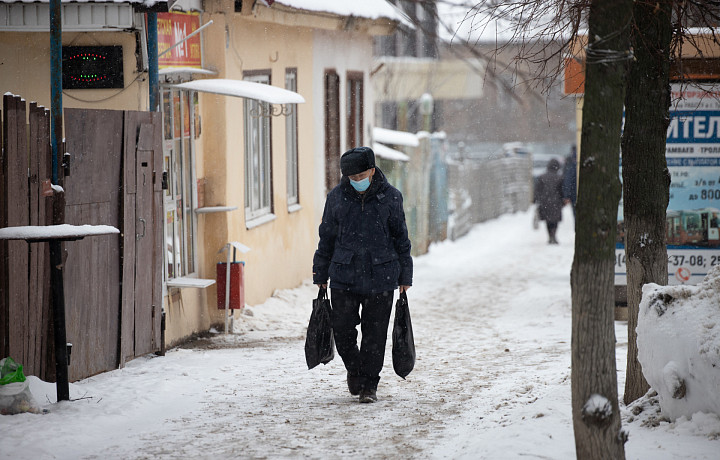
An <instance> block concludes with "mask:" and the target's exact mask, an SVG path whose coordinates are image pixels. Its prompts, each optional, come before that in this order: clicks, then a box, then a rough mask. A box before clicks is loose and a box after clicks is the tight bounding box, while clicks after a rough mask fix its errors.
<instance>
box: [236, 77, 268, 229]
mask: <svg viewBox="0 0 720 460" xmlns="http://www.w3.org/2000/svg"><path fill="white" fill-rule="evenodd" d="M244 79H245V80H247V81H252V82H256V83H264V84H268V85H269V84H270V74H256V75H248V76H245V78H244ZM243 106H244V111H243V115H244V116H243V124H244V137H245V222H246V224H247V225H248V226H251V221H252V220H254V219H259V218H263V217H264V216H268V215H271V214H272V212H273V209H272V201H273V186H272V141H271V132H270V115H269V113H270V107H269V104H268V103H267V102H263V101H258V100H256V99H247V98H246V99H245V100H244V102H243Z"/></svg>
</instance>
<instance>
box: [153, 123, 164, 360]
mask: <svg viewBox="0 0 720 460" xmlns="http://www.w3.org/2000/svg"><path fill="white" fill-rule="evenodd" d="M151 115H152V117H153V118H152V124H153V126H154V128H155V129H154V132H153V144H152V145H153V167H154V171H153V176H154V187H153V195H154V203H153V223H154V225H153V227H154V228H153V262H152V267H153V290H152V301H153V309H154V324H153V344H154V349H155V350H154V351H158V350H160V348H161V343H160V337H161V330H160V328H161V322H162V301H163V292H162V282H163V280H162V277H163V264H164V260H165V259H164V257H163V249H164V246H165V245H164V241H165V238H164V235H163V219H164V217H165V211H164V206H163V204H164V203H163V189H162V172H163V168H164V164H163V132H162V130H163V125H162V115H161V114H160V113H158V112H154V113H152V114H151Z"/></svg>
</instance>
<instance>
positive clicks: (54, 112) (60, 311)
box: [49, 0, 70, 401]
mask: <svg viewBox="0 0 720 460" xmlns="http://www.w3.org/2000/svg"><path fill="white" fill-rule="evenodd" d="M50 93H51V101H50V113H51V115H50V148H51V151H52V183H53V184H57V185H61V183H60V182H59V179H58V169H59V165H58V162H59V160H60V147H61V146H62V129H63V128H62V4H61V0H50ZM64 221H65V195H64V192H60V193H56V194H55V199H54V201H53V224H55V225H57V224H62V223H64ZM49 244H50V286H51V289H52V305H53V333H54V335H55V382H56V388H57V400H58V401H68V400H69V399H70V389H69V385H68V359H67V358H68V357H67V339H66V331H65V292H64V290H63V272H62V268H63V266H62V264H63V261H62V243H61V242H60V241H59V240H51V241H50V243H49Z"/></svg>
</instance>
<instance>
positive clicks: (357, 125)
mask: <svg viewBox="0 0 720 460" xmlns="http://www.w3.org/2000/svg"><path fill="white" fill-rule="evenodd" d="M347 111H348V114H347V115H348V122H347V129H348V131H347V148H348V149H351V148H353V147H360V146H361V145H363V74H362V72H350V73H348V76H347Z"/></svg>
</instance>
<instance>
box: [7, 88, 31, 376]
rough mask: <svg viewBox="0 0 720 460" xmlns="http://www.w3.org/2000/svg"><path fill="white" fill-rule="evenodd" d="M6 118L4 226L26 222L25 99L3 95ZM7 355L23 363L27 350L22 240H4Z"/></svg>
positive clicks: (25, 247) (25, 270) (25, 261)
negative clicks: (8, 262)
mask: <svg viewBox="0 0 720 460" xmlns="http://www.w3.org/2000/svg"><path fill="white" fill-rule="evenodd" d="M3 104H4V111H5V114H6V117H7V123H8V125H7V127H8V131H7V149H6V150H5V154H6V155H7V162H8V167H7V174H6V176H5V179H6V182H7V195H6V196H7V198H8V204H7V225H8V226H18V225H28V223H29V216H28V183H27V172H28V163H27V124H26V108H25V101H24V100H22V99H20V98H19V97H16V96H9V95H7V96H4V99H3ZM7 256H8V261H12V270H8V274H9V277H8V278H9V279H8V297H7V299H8V300H7V301H8V310H9V313H8V320H9V326H8V328H9V332H8V339H9V343H8V355H9V356H12V357H13V358H14V359H15V360H16V361H18V362H20V363H23V364H24V363H25V362H26V358H27V351H28V341H27V332H28V323H27V308H28V244H27V243H26V242H24V241H10V242H8V252H7Z"/></svg>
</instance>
